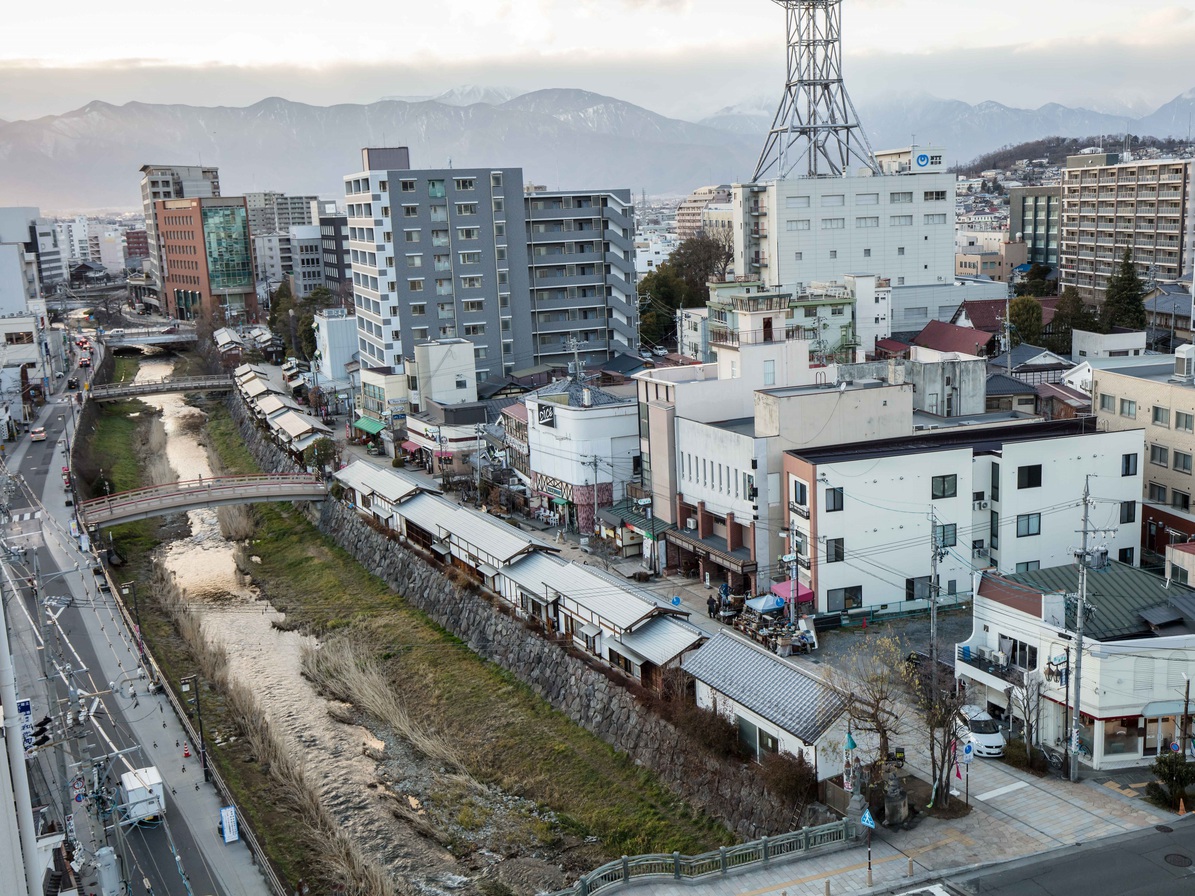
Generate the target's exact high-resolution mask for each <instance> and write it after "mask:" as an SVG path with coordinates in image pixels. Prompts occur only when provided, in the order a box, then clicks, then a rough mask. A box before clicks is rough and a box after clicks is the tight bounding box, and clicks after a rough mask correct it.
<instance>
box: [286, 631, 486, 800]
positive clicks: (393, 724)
mask: <svg viewBox="0 0 1195 896" xmlns="http://www.w3.org/2000/svg"><path fill="white" fill-rule="evenodd" d="M302 651H303V652H302V661H303V674H304V675H306V676H307V677H308V678H309V679H310V680H311V682H312V683H313V684H314V685H315V686H316V687H317V688H319V689H320V690H321V691H322V692H324V693H325V694H329V695H331V696H333V697H335V698H336V699H338V700H343V701H345V702H346V703H353V704H355V705H356V706H359V707H361V708H362V709H363V710H365V711H366V712H368V713H369V714H370V715H372V716H374V717H375V718H377V719H378V720H379V721H381V722H382V723H383V724H384V725H386V726H388V727H389V728H391V729H392V730H393V731H394V732H395V733H396V734H398V735H399V736H400V737H402V738H403V739H404V740H405V741H407V743H409V744H410V745H411V746H412V747H413V748H414V749H415V750H416V751H417V752H419V753H421V754H422V755H424V756H426V757H428V758H429V759H434V760H436V761H437V762H442V763H444V764H445V765H448V766H450V767H451V768H454V769H456V770H457V775H458V776H459V777H460V779H463V780H467V781H468V783H469V784H470V785H471V786H473V787H480V786H481V785H480V784H478V783H477V781H475V780H474V779H473V777H472V776H471V775H469V773H468V771H467V770H466V768H465V763H464V760H463V758H462V757H461V755H460V754H459V753H458V752H457V749H456V747H455V746H454V745H453V743H452V741H451V740H449V739H448V738H447V737H445V736H443V735H442V734H439V733H436V732H432V731H429V730H427V729H426V728H424V727H422V726H421V725H419V724H418V723H417V722H416V721H415V720H414V719H412V718H411V716H410V713H408V712H407V708H406V706H405V705H404V704H403V702H402V700H401V698H400V697H399V696H398V694H397V693H396V692H395V690H394V688H392V687H391V686H390V684H389V683H388V682H387V680H386V676H385V675H384V674H383V673H382V671H381V669H379V668H378V666H377V663H376V662H375V660H374V659H373V657H372V655H371V654H372V651H370V650H368V649H366V648H359V647H357V646H356V645H354V644H353V643H352V642H351V641H350V640H349V639H348V638H334V639H332V640H330V641H326V642H325V643H324V644H322V645H320V646H312V645H311V644H310V643H305V644H304V645H303V648H302Z"/></svg>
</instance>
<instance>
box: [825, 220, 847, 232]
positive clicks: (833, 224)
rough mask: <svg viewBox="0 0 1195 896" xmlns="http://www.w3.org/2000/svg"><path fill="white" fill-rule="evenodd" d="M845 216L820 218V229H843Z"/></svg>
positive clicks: (844, 227)
mask: <svg viewBox="0 0 1195 896" xmlns="http://www.w3.org/2000/svg"><path fill="white" fill-rule="evenodd" d="M844 229H846V218H822V230H844Z"/></svg>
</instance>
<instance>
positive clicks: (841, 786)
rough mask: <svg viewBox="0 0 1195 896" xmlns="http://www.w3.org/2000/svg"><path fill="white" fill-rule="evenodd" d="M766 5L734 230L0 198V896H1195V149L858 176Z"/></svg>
mask: <svg viewBox="0 0 1195 896" xmlns="http://www.w3.org/2000/svg"><path fill="white" fill-rule="evenodd" d="M779 5H781V6H783V7H784V8H785V9H786V11H787V16H788V18H787V20H786V21H787V35H786V36H787V40H786V44H785V45H784V46H783V47H781V46H779V44H778V45H777V47H776V48H775V49H776V52H777V53H778V54H779V53H780V52H781V51H782V50H783V51H784V52H785V54H786V55H785V59H786V64H787V66H788V71H787V79H786V81H785V83H784V85H777V86H783V91H782V98H781V99H780V103H779V109H778V111H777V112H776V115H775V119H774V124H773V125H772V127H771V128H770V129H768V130H765V131H763V132H761V133H759V134H758V135H757V142H758V144H759V145H760V147H761V150H760V152H759V155H758V160H757V162H756V163H755V167H754V170H753V171H751V172H750V175H751V176H750V177H744V178H742V179H741V180H738V181H735V182H729V183H694V184H692V185H691V191H690V192H688V193H687V194H684V195H669V194H659V195H655V194H652V195H649V194H648V192H647V191H646V190H645V189H643V188H641V187H640V186H638V185H636V184H631V183H626V182H617V181H614V182H602V181H601V179H600V177H598V176H596V175H594V176H593V178H592V179H587V180H585V181H581V182H578V183H576V184H573V185H568V184H559V183H553V185H552V186H550V187H549V186H548V185H546V184H545V183H543V182H542V181H544V180H546V177H545V175H544V173H543V172H541V171H533V170H532V169H531V168H530V167H527V168H525V167H520V166H519V165H518V164H511V160H510V158H509V155H508V153H506V152H503V151H499V149H498V148H494V151H493V159H492V163H491V164H488V165H487V164H485V163H484V162H483V163H481V164H469V165H460V164H453V162H452V160H451V159H449V160H447V161H446V162H444V161H442V160H439V159H438V158H434V157H430V155H429V154H427V153H421V150H420V146H421V144H420V143H419V141H418V139H417V136H418V135H416V134H414V133H413V132H412V133H411V134H404V133H399V134H393V133H392V134H389V135H387V137H388V138H387V139H382V140H377V139H376V138H374V139H372V142H367V141H366V140H365V139H364V138H363V140H362V145H361V146H360V147H359V154H352V155H349V156H346V157H344V158H341V159H338V165H339V167H338V169H337V170H338V171H339V172H340V181H339V187H338V190H337V192H336V193H335V194H334V195H327V194H325V193H324V192H322V191H321V190H320V188H319V182H318V180H317V179H316V178H315V177H314V176H313V177H312V179H311V183H310V184H309V185H308V186H306V187H304V188H301V189H302V192H298V191H296V192H291V193H288V192H284V191H283V190H282V189H281V187H283V186H284V185H283V184H276V185H274V186H276V187H278V189H263V190H260V191H252V192H242V193H237V194H232V193H230V192H228V191H226V190H223V189H222V188H221V178H222V176H223V177H224V178H225V179H226V180H228V179H231V178H233V177H235V178H237V179H238V182H242V181H243V180H244V175H243V173H242V172H230V171H229V169H228V168H227V167H226V166H222V165H220V164H204V163H203V162H202V161H200V159H199V153H198V152H196V153H195V156H196V158H195V159H193V160H191V159H169V158H156V157H152V154H150V153H149V151H148V150H147V151H146V152H147V155H146V157H145V158H144V160H143V164H142V165H141V166H140V168H139V169H138V170H129V171H127V178H128V181H129V184H130V187H131V186H133V185H136V186H137V187H138V188H139V191H140V196H141V207H140V208H136V209H127V210H112V211H111V212H108V213H103V214H83V213H77V212H73V211H72V212H70V213H67V212H65V211H64V212H61V213H57V212H51V211H48V210H47V212H46V213H44V214H43V211H42V208H40V207H37V206H32V205H0V332H2V333H3V340H4V341H3V347H4V353H3V357H2V359H0V393H3V401H2V402H0V487H2V498H0V542H2V544H0V567H2V579H0V588H3V591H4V601H3V604H4V622H5V624H4V626H2V627H0V628H2V629H3V635H4V636H3V638H0V704H2V705H3V717H4V740H5V759H4V761H3V762H0V855H2V856H3V857H4V860H3V861H0V893H4V894H8V893H12V894H22V896H23V894H29V896H34V894H39V896H60V894H68V896H69V894H88V896H124V894H131V893H141V892H144V893H146V894H150V896H155V894H156V896H163V894H187V896H194V894H197V893H205V894H206V893H211V894H221V896H241V894H245V896H259V894H261V896H292V894H299V896H312V894H317V893H329V894H331V893H352V894H363V896H395V894H422V896H433V894H436V896H438V894H449V893H460V894H466V896H474V894H476V896H515V894H518V896H522V894H527V896H531V894H536V896H539V894H543V896H590V894H595V893H598V892H603V893H611V894H613V893H623V892H625V893H651V894H661V896H671V894H680V893H682V892H683V893H686V894H689V893H694V894H709V896H723V894H744V896H746V894H763V893H769V894H770V893H777V894H788V893H792V894H798V893H800V894H805V893H808V894H822V893H825V894H829V893H835V894H842V893H850V894H865V893H866V894H870V893H891V894H897V893H908V894H914V893H918V894H938V896H942V894H956V896H957V894H972V893H1010V894H1011V893H1014V892H1026V890H1024V889H1018V887H1022V886H1024V883H1023V881H1024V879H1025V878H1026V877H1030V878H1033V879H1034V880H1046V879H1047V877H1048V874H1047V871H1049V870H1051V869H1056V868H1059V867H1067V868H1069V867H1071V866H1069V865H1067V864H1066V863H1069V862H1076V863H1084V862H1087V863H1089V864H1087V865H1086V872H1085V873H1086V874H1087V875H1089V876H1098V877H1099V878H1100V879H1101V881H1102V883H1098V882H1097V883H1089V884H1085V883H1084V876H1083V873H1080V872H1079V871H1075V872H1073V873H1068V874H1066V875H1063V874H1062V873H1061V872H1059V873H1058V878H1055V879H1054V882H1053V883H1049V884H1048V885H1047V884H1043V885H1042V886H1043V889H1041V892H1043V893H1046V892H1048V893H1051V894H1055V893H1056V894H1059V896H1062V894H1072V893H1078V892H1079V891H1080V890H1082V891H1083V892H1084V894H1085V896H1093V894H1102V893H1105V892H1107V893H1122V892H1131V891H1134V892H1135V891H1137V889H1142V890H1143V889H1145V888H1146V887H1149V888H1150V889H1151V891H1155V892H1158V893H1170V892H1179V890H1178V889H1175V888H1176V887H1184V888H1189V887H1190V885H1191V880H1190V873H1191V872H1190V868H1191V867H1193V863H1195V827H1192V825H1191V823H1190V822H1189V819H1188V817H1187V809H1188V806H1189V805H1190V804H1188V803H1187V802H1186V800H1187V799H1191V798H1192V795H1193V794H1195V727H1193V723H1192V706H1191V693H1190V691H1191V689H1190V677H1191V676H1193V675H1195V511H1193V509H1192V506H1191V498H1192V494H1193V493H1195V492H1193V488H1192V468H1193V461H1192V458H1193V457H1195V344H1193V343H1195V336H1193V330H1192V318H1193V315H1195V281H1193V278H1192V272H1193V269H1195V254H1193V253H1195V183H1193V181H1195V144H1193V143H1192V142H1191V141H1190V137H1189V134H1188V136H1187V138H1186V139H1182V138H1177V137H1174V136H1172V135H1169V134H1159V135H1156V136H1154V135H1131V134H1120V135H1104V136H1093V137H1089V138H1083V139H1078V138H1065V139H1064V138H1059V137H1044V136H1043V139H1041V140H1038V141H1036V142H1033V143H1024V144H1019V145H1017V146H1012V147H1010V146H1009V145H1008V141H1007V140H1006V139H1004V138H1003V136H1002V135H1001V134H992V135H991V141H990V142H991V145H992V148H993V152H992V153H991V154H990V155H987V156H982V157H980V158H979V159H976V160H974V161H971V162H969V163H968V164H963V165H960V164H958V162H957V161H956V160H955V159H954V158H953V157H952V156H951V154H950V152H949V148H948V147H945V146H940V145H937V144H935V143H934V142H932V135H928V134H927V135H922V136H921V137H919V138H913V139H912V140H910V142H909V143H907V144H906V145H900V146H896V147H879V146H877V147H874V148H873V147H872V146H871V144H870V143H869V141H868V138H867V136H866V124H867V122H866V121H860V120H859V117H858V116H857V114H856V113H855V110H854V106H853V104H852V102H851V100H850V98H849V96H848V92H847V81H846V80H844V78H843V73H842V71H841V66H842V53H843V50H842V45H841V37H840V35H839V32H838V27H839V24H840V20H839V11H838V7H839V5H840V4H839V3H838V2H837V0H834V2H830V3H816V2H811V0H791V2H783V3H780V4H779ZM812 33H817V34H819V35H822V37H820V38H818V39H816V40H815V39H812V38H810V37H809V35H810V34H812ZM814 72H816V73H817V74H816V75H815V74H813V73H814ZM509 99H510V98H509V97H506V96H505V94H503V96H502V101H503V102H507V101H509ZM495 108H499V107H498V106H496V107H495ZM494 114H498V113H496V112H495V113H494ZM1163 138H1164V139H1163ZM918 139H921V140H924V141H925V142H924V143H921V142H916V141H917V140H918ZM999 146H1003V147H1004V148H1003V149H1001V150H998V151H997V150H996V147H999ZM0 148H2V144H0ZM561 151H564V150H563V148H562V149H561ZM1022 156H1023V157H1022ZM0 157H2V156H0ZM264 171H265V173H264V174H263V172H256V173H255V174H254V177H255V178H257V179H259V180H260V179H262V178H263V177H266V178H268V173H269V172H268V168H267V169H264ZM31 176H32V173H31ZM154 708H157V709H158V712H156V713H155V712H153V709H154ZM205 718H206V726H205ZM972 778H974V779H975V780H974V781H972ZM873 838H874V843H873ZM1081 844H1082V845H1084V848H1083V849H1082V850H1081V849H1080V845H1081ZM1088 848H1090V850H1091V852H1090V853H1089V852H1087V849H1088ZM1122 854H1123V855H1129V856H1132V857H1134V862H1128V861H1118V858H1117V857H1118V856H1121V855H1122ZM1153 856H1157V857H1158V861H1156V862H1155V861H1153V859H1152V858H1148V859H1147V858H1146V857H1153ZM1137 857H1141V861H1140V863H1136V862H1135V860H1136V858H1137ZM1130 866H1131V867H1130ZM1064 876H1065V877H1066V880H1065V881H1063V880H1061V879H1060V878H1062V877H1064ZM1034 892H1037V890H1035V891H1034ZM1184 892H1185V890H1184Z"/></svg>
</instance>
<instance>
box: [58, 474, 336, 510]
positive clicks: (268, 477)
mask: <svg viewBox="0 0 1195 896" xmlns="http://www.w3.org/2000/svg"><path fill="white" fill-rule="evenodd" d="M317 484H318V485H320V486H321V487H322V486H323V485H324V483H323V481H322V480H321V479H320V478H319V477H318V476H316V475H315V474H314V473H269V474H261V475H256V476H218V477H215V478H211V479H202V478H200V479H182V480H179V481H178V482H169V483H166V484H164V485H151V486H145V487H143V488H134V489H130V490H129V491H126V492H117V493H116V494H114V495H101V496H100V497H98V498H90V499H88V500H86V501H84V502H82V503H81V504H80V505H79V508H80V510H82V511H84V512H86V511H87V510H88V509H99V508H117V507H122V506H126V505H129V504H138V503H142V502H144V501H148V500H152V499H154V498H165V497H172V496H174V495H185V494H188V493H189V492H190V491H191V490H193V489H196V490H197V489H203V490H204V491H205V492H213V491H227V490H229V489H247V488H252V487H253V486H264V487H266V488H268V489H273V488H276V487H277V486H284V485H317Z"/></svg>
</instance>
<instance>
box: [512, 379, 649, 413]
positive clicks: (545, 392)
mask: <svg viewBox="0 0 1195 896" xmlns="http://www.w3.org/2000/svg"><path fill="white" fill-rule="evenodd" d="M531 394H532V396H534V397H535V398H543V397H545V396H549V395H564V396H566V399H567V400H566V401H564V402H562V403H563V404H565V405H567V406H568V407H570V408H582V407H600V406H601V405H611V404H629V403H630V402H631V401H632V399H630V398H621V397H619V396H617V395H612V394H611V393H609V392H606V391H605V390H603V389H599V388H598V387H597V386H588V385H586V384H585V383H583V382H578V381H577V380H575V379H573V378H572V377H569V378H568V379H562V380H557V381H556V382H554V383H548V385H546V386H542V387H540V388H539V389H536V390H535V391H534V392H532V393H531Z"/></svg>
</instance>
